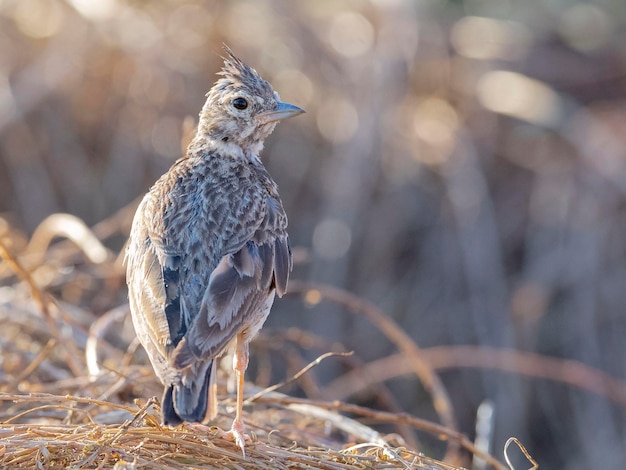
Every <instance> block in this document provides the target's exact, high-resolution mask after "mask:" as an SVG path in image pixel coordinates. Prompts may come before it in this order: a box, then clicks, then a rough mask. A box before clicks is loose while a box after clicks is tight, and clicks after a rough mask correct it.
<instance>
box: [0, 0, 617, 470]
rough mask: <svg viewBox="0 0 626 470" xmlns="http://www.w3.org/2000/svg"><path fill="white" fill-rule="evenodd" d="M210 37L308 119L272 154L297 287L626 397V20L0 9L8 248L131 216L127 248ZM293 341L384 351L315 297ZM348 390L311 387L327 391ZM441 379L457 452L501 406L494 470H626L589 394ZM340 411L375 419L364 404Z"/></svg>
mask: <svg viewBox="0 0 626 470" xmlns="http://www.w3.org/2000/svg"><path fill="white" fill-rule="evenodd" d="M222 43H227V44H228V45H229V46H230V47H231V48H232V49H233V50H234V51H235V53H236V54H238V55H239V56H240V57H241V58H242V59H243V60H244V61H245V62H247V63H249V64H250V65H251V66H253V67H254V68H256V69H257V70H258V71H259V72H260V73H261V75H262V76H263V77H264V78H266V79H267V80H269V81H270V82H271V83H272V84H273V85H274V88H275V89H276V90H278V92H279V93H280V94H281V98H282V99H283V100H285V101H288V102H291V103H294V104H297V105H298V106H301V107H303V108H305V109H306V110H307V114H305V115H303V116H300V117H298V118H297V119H293V120H289V121H286V122H284V123H282V124H280V125H279V126H278V128H277V130H276V131H275V133H274V134H273V135H272V136H271V137H270V138H269V140H268V141H267V143H266V147H265V151H264V153H263V157H264V161H265V162H266V165H267V167H268V168H269V171H270V173H271V174H272V175H273V176H274V178H275V180H276V181H277V182H278V184H279V187H280V190H281V195H282V198H283V201H284V204H285V208H286V210H287V213H288V214H289V218H290V234H291V239H292V244H293V246H294V247H295V248H296V253H297V255H298V264H297V266H296V268H295V272H294V274H293V278H294V279H299V280H304V281H315V282H319V283H326V284H330V285H332V286H336V287H339V288H343V289H346V290H348V291H350V292H352V293H354V294H356V295H357V296H359V297H362V298H364V299H368V300H370V301H372V302H373V303H374V304H376V305H377V306H378V307H380V308H381V309H382V310H383V311H384V312H385V313H386V314H387V315H389V316H390V317H392V318H393V319H394V320H395V321H396V322H397V323H398V324H399V325H401V327H402V328H403V329H404V331H405V332H406V333H407V334H408V335H410V336H411V337H412V338H413V339H414V340H415V341H416V342H417V343H418V344H419V345H420V346H422V347H423V348H428V347H434V346H458V345H467V346H485V347H487V346H488V347H495V348H504V349H507V350H508V349H515V350H519V351H524V352H533V353H538V354H543V355H546V356H550V357H553V358H562V359H568V360H574V361H579V362H580V363H583V364H586V365H588V366H590V367H593V368H595V369H597V370H598V371H601V372H604V373H607V374H609V375H611V376H613V377H615V378H617V379H621V380H624V379H625V378H626V362H625V359H626V340H625V338H626V312H625V310H626V2H623V1H622V0H595V1H582V0H580V1H579V0H530V1H514V0H448V1H444V0H422V1H408V0H406V1H403V0H371V1H366V2H365V1H356V0H355V1H336V0H332V1H331V0H318V1H315V2H312V1H311V2H305V1H293V0H276V1H269V0H261V1H255V2H252V1H230V2H226V1H174V0H168V1H153V0H147V1H141V2H138V1H132V0H98V1H91V0H19V1H18V0H0V217H2V219H0V222H1V224H0V225H2V227H4V228H3V230H5V229H6V227H11V230H13V231H15V232H19V233H21V234H23V237H24V240H27V239H28V238H29V237H30V236H31V235H32V233H33V231H34V230H35V228H36V227H37V226H38V225H39V224H40V223H41V222H42V220H44V219H45V218H46V217H47V216H49V215H50V214H53V213H57V212H67V213H70V214H73V215H75V216H77V217H79V218H80V219H82V220H83V221H85V223H86V224H87V225H89V226H93V225H95V224H97V223H99V222H101V221H103V220H107V219H108V218H110V217H112V216H113V215H114V214H119V212H118V211H120V210H121V209H123V208H127V209H126V210H127V212H128V211H130V212H129V214H130V215H127V216H125V218H124V217H123V219H124V220H125V222H124V223H122V224H121V225H120V226H119V229H116V230H110V231H109V232H106V230H104V231H100V232H97V233H100V234H104V235H103V236H102V239H103V242H104V243H105V245H106V246H107V248H108V249H110V250H111V251H112V252H113V253H118V252H119V251H120V250H121V249H122V247H123V244H124V241H125V238H126V236H127V234H128V228H129V227H128V224H129V222H130V218H129V217H130V216H132V211H133V210H134V207H135V206H134V204H136V200H137V198H138V197H139V196H141V195H143V194H144V193H145V191H146V190H147V189H148V188H149V186H150V185H151V184H152V182H154V181H155V180H156V179H157V178H158V177H159V176H160V175H161V174H162V173H164V172H165V171H166V170H167V169H168V168H169V166H170V165H171V164H172V163H173V162H174V160H175V159H176V158H178V157H179V156H180V155H181V151H182V150H181V142H184V141H185V138H186V137H185V135H186V133H188V132H189V130H190V129H192V127H193V121H190V118H189V116H191V117H192V118H194V119H195V118H196V116H197V114H198V112H199V111H200V109H201V107H202V104H203V103H204V95H205V93H206V92H207V91H208V89H209V88H210V87H211V85H212V83H213V82H214V81H215V79H216V76H215V73H216V72H218V71H219V69H220V66H221V59H220V55H221V54H222V51H221V45H222ZM184 123H186V124H184ZM105 232H106V233H105ZM100 275H101V276H102V277H103V279H105V281H106V282H104V283H96V284H95V286H93V285H91V284H89V282H88V281H85V280H84V279H83V281H85V282H87V284H89V286H91V287H89V286H88V287H85V284H83V285H82V287H81V289H80V290H79V291H77V290H76V289H75V288H64V287H63V285H57V286H53V285H50V286H47V289H48V290H49V291H51V292H53V293H54V294H55V295H56V296H57V297H58V298H59V299H61V300H63V301H66V302H68V303H69V304H74V305H76V306H80V307H82V308H84V309H86V310H87V311H89V312H91V313H92V314H93V315H95V316H98V315H100V314H102V313H103V312H105V311H107V310H108V309H111V308H113V307H116V306H118V305H122V304H124V302H125V301H126V300H125V299H126V291H125V285H124V281H123V277H121V275H120V272H116V273H115V274H111V273H109V274H102V273H100ZM107 276H108V277H110V278H111V279H112V280H111V279H108V278H107ZM107 279H108V280H107ZM10 281H11V279H10V278H7V277H4V278H2V279H0V282H2V284H1V285H0V288H1V286H2V285H5V286H7V285H8V284H9V282H10ZM42 283H43V284H44V285H45V282H43V281H42ZM103 285H104V287H103ZM77 292H79V293H78V294H77ZM85 292H88V294H89V295H85ZM291 327H293V328H301V329H302V330H304V331H306V332H308V333H309V334H311V335H312V337H319V338H324V339H325V340H326V341H327V342H328V344H331V345H332V344H333V343H341V344H342V345H344V347H345V348H346V349H349V350H354V351H355V353H356V355H357V356H358V357H359V358H360V359H361V360H362V361H363V362H366V363H367V362H370V361H374V360H376V359H379V358H383V357H386V356H389V355H391V354H394V353H395V352H396V349H395V347H394V346H393V345H392V344H391V343H390V342H389V341H387V340H386V339H384V337H382V336H381V335H380V333H379V332H378V331H377V330H376V329H375V328H374V327H373V326H372V325H370V324H369V323H368V322H367V321H366V320H365V319H364V318H362V317H358V316H354V315H351V314H349V313H347V312H346V311H345V309H344V308H342V307H341V306H337V305H333V304H331V303H327V302H319V299H318V298H315V296H312V297H310V298H309V297H307V302H306V303H303V302H302V301H301V300H299V299H298V298H294V297H291V298H286V299H283V300H281V301H278V302H276V304H275V307H274V310H273V313H272V315H271V316H270V318H269V320H268V323H267V329H266V330H264V333H263V334H264V335H266V336H265V337H268V335H269V337H271V335H272V334H274V333H275V332H277V331H284V330H285V328H291ZM305 349H306V348H305ZM303 354H304V355H305V357H307V358H308V359H309V360H310V359H313V358H315V357H316V356H317V355H318V354H319V351H309V352H307V351H306V350H305V351H304V352H303ZM396 360H397V361H402V359H401V358H400V357H398V358H396ZM397 367H398V370H401V369H402V368H403V365H402V364H398V365H397ZM252 369H253V370H252V371H251V374H250V377H251V379H252V380H254V378H255V375H254V367H253V368H252ZM404 369H405V373H404V374H398V375H399V376H398V377H395V378H391V379H389V380H388V381H387V382H386V385H387V387H388V389H389V390H390V391H391V392H392V395H393V397H394V399H395V400H396V403H395V405H396V406H397V409H402V410H406V411H409V412H411V413H413V414H415V415H417V416H420V417H423V418H427V419H433V420H436V419H437V415H436V414H435V412H434V411H433V408H432V403H431V400H430V398H429V396H428V395H427V394H426V393H425V392H424V390H423V388H422V387H421V385H420V383H419V381H418V380H417V379H416V378H415V377H414V376H412V375H410V374H409V371H408V370H407V369H406V368H404ZM531 369H532V368H531ZM345 371H346V369H345V366H344V365H342V364H341V362H338V361H332V360H329V361H326V362H325V363H324V364H322V366H320V367H319V368H317V369H316V370H315V371H314V372H312V373H314V374H315V377H316V380H317V381H318V382H319V383H320V384H321V385H322V386H324V385H329V384H330V385H332V383H333V380H334V379H336V378H337V377H339V376H340V375H341V374H342V373H343V372H345ZM537 372H538V375H546V374H541V373H539V369H538V371H537ZM440 374H441V378H442V381H443V384H444V386H445V387H446V389H447V391H448V393H449V395H450V396H451V400H452V404H453V406H454V411H455V416H456V419H457V421H458V424H459V428H460V430H461V431H463V432H464V433H466V434H467V435H468V436H470V437H472V438H473V436H474V421H475V416H476V411H477V408H478V406H479V405H480V404H481V403H482V402H483V401H484V400H486V399H489V400H490V401H491V402H492V403H493V406H494V410H495V415H494V416H495V421H494V425H495V427H494V434H493V436H494V442H493V445H494V450H493V452H494V454H495V455H496V456H498V457H500V458H501V456H502V448H503V445H504V442H505V441H506V439H507V438H508V437H510V436H515V437H517V438H518V439H520V441H521V442H522V443H524V445H525V446H526V447H527V448H528V450H529V452H530V453H531V455H533V456H534V457H535V459H536V460H537V461H538V462H539V463H540V465H541V468H568V469H588V468H603V469H609V468H624V466H625V465H626V429H625V428H626V411H625V410H624V405H623V403H622V404H621V405H619V404H617V403H615V401H612V400H611V399H610V395H609V394H608V393H607V394H604V393H602V386H601V384H600V385H599V387H600V391H599V392H598V393H591V392H589V391H583V390H581V389H580V388H577V387H574V386H571V385H567V384H565V383H563V382H562V381H559V380H548V379H547V378H545V377H544V378H540V377H534V376H533V373H532V370H531V371H530V372H528V371H527V373H526V374H525V375H521V374H515V373H511V372H503V371H498V370H495V369H493V368H490V367H484V368H476V367H473V368H469V367H465V366H462V364H459V366H458V367H455V366H454V364H453V365H452V366H450V367H447V368H446V369H445V370H442V371H441V372H440ZM548 375H550V374H548ZM283 376H284V373H283V374H282V375H281V374H277V375H276V377H274V378H272V380H279V379H280V378H281V377H283ZM583 379H584V377H583ZM596 385H598V384H596ZM329 389H332V387H329ZM327 390H328V389H327ZM334 390H337V387H335V388H334ZM344 392H345V393H344V394H345V395H350V396H349V397H348V396H342V397H341V398H342V399H344V398H350V399H352V400H354V401H355V402H357V403H362V404H367V405H370V406H376V399H375V398H374V396H373V394H372V393H371V392H370V391H369V390H368V389H367V388H365V389H363V390H356V389H355V390H352V391H349V392H348V391H345V390H344ZM293 393H294V394H296V393H298V391H293ZM319 393H320V395H321V396H324V397H325V398H328V399H333V398H335V397H334V396H327V395H324V389H323V387H322V390H321V391H319ZM337 393H339V392H337ZM427 451H428V450H427V449H426V450H425V452H427ZM521 465H523V464H521ZM524 468H526V467H524Z"/></svg>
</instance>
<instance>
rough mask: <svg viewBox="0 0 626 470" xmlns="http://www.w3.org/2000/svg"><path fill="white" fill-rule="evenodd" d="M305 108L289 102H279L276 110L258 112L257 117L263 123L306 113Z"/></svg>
mask: <svg viewBox="0 0 626 470" xmlns="http://www.w3.org/2000/svg"><path fill="white" fill-rule="evenodd" d="M304 112H305V111H304V109H302V108H298V107H297V106H295V105H293V104H289V103H283V102H282V101H279V102H278V107H277V108H276V109H275V110H274V111H267V112H265V113H261V114H257V116H256V118H257V119H258V120H259V121H261V122H262V123H263V124H267V123H269V122H274V121H280V120H281V119H287V118H290V117H293V116H297V115H298V114H302V113H304Z"/></svg>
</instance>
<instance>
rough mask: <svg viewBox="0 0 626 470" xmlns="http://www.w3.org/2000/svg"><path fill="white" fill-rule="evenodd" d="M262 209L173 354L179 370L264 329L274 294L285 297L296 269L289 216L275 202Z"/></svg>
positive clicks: (215, 276) (229, 253)
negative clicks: (236, 338) (246, 331)
mask: <svg viewBox="0 0 626 470" xmlns="http://www.w3.org/2000/svg"><path fill="white" fill-rule="evenodd" d="M259 204H260V205H261V207H260V208H259V209H260V210H259V211H257V212H256V213H257V214H258V218H257V220H256V222H255V223H249V224H244V225H245V226H246V227H247V229H245V230H242V231H239V232H238V235H239V236H238V237H233V238H231V239H230V240H231V243H229V244H228V245H227V249H226V250H225V253H226V254H224V255H223V256H222V257H221V259H220V261H219V263H218V265H217V267H216V268H215V269H214V270H213V272H211V275H210V277H209V282H208V286H207V287H206V290H205V291H204V293H203V297H202V301H201V304H200V310H199V312H198V315H197V316H195V317H194V320H193V323H192V324H191V325H190V327H189V329H188V330H187V332H186V334H185V336H184V338H183V339H182V340H181V341H180V343H179V345H178V346H177V348H176V350H175V352H174V353H173V357H172V359H173V364H174V366H175V367H177V368H183V367H186V366H187V365H189V364H191V363H193V362H194V360H195V359H197V358H199V357H206V356H210V357H215V356H218V355H219V354H221V352H222V351H223V350H224V349H225V347H226V346H227V345H228V343H229V342H230V341H231V340H232V339H233V337H234V336H235V335H236V334H237V333H238V332H239V331H240V330H241V329H242V328H246V327H247V328H250V329H254V328H256V327H260V325H259V322H260V323H261V324H262V322H263V320H264V319H265V316H266V315H267V313H268V312H267V310H268V309H269V305H270V304H271V299H273V296H274V289H275V290H276V292H277V293H278V295H279V296H282V295H283V294H284V293H285V290H286V288H287V280H288V278H289V271H290V270H291V266H292V259H291V249H290V247H289V239H288V237H287V233H286V217H285V215H284V212H283V209H282V205H281V204H280V202H279V201H278V199H276V198H274V197H271V196H269V195H268V196H267V197H266V199H265V200H262V201H259ZM251 212H255V211H251ZM249 213H250V212H249ZM233 241H234V242H233Z"/></svg>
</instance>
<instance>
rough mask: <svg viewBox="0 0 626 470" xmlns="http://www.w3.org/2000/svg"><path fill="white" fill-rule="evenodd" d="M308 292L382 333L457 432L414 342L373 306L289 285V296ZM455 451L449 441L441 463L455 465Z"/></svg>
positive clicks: (323, 288)
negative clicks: (365, 321)
mask: <svg viewBox="0 0 626 470" xmlns="http://www.w3.org/2000/svg"><path fill="white" fill-rule="evenodd" d="M310 291H317V292H319V294H320V295H321V297H322V298H323V299H326V300H329V301H332V302H335V303H338V304H340V305H343V306H345V307H346V308H347V309H348V311H350V312H352V313H356V314H361V315H364V316H365V317H367V318H368V319H369V320H370V321H371V322H372V324H373V325H374V326H376V327H377V328H378V329H379V330H380V331H381V332H383V333H384V334H385V335H386V336H387V338H389V340H390V341H391V342H393V343H394V344H395V345H396V346H397V347H398V349H399V350H400V351H401V352H402V353H403V354H404V355H406V359H407V362H408V363H409V364H410V365H411V367H412V368H413V370H414V371H415V373H416V375H417V376H418V377H419V379H420V381H421V383H422V385H423V387H424V389H425V390H426V391H427V392H428V393H430V395H431V397H432V401H433V407H434V408H435V411H436V412H437V414H438V415H439V419H441V422H442V424H443V425H444V426H445V427H446V428H448V429H452V430H455V431H456V430H457V424H456V419H455V417H454V412H453V408H452V404H451V401H450V398H449V396H448V392H447V391H446V389H445V387H444V386H443V384H442V382H441V380H440V379H439V376H437V374H435V373H434V372H433V370H432V368H431V367H430V365H429V364H428V362H427V361H425V360H424V357H423V356H422V354H421V350H420V348H419V347H418V346H417V344H416V343H415V341H414V340H413V339H411V338H410V337H409V336H408V335H407V334H406V333H404V332H403V331H402V330H401V329H400V328H399V327H398V325H396V323H395V322H394V321H393V320H392V319H391V318H389V317H388V316H386V315H385V314H384V313H383V312H382V311H381V310H380V309H379V308H378V307H376V306H375V305H374V304H373V303H371V302H369V301H367V300H363V299H361V298H359V297H357V296H356V295H354V294H352V293H350V292H347V291H345V290H342V289H338V288H336V287H333V286H329V285H324V284H316V283H309V282H304V281H292V282H290V284H289V294H292V295H301V296H303V295H306V294H307V293H308V292H310ZM457 451H458V445H457V443H456V441H450V445H449V446H448V451H447V453H446V458H445V459H444V460H446V461H451V462H456V461H457V459H456V453H457Z"/></svg>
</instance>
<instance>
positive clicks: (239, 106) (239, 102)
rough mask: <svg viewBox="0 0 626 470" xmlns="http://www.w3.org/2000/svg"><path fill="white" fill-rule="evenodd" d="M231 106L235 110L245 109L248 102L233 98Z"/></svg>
mask: <svg viewBox="0 0 626 470" xmlns="http://www.w3.org/2000/svg"><path fill="white" fill-rule="evenodd" d="M233 106H234V107H235V108H237V109H246V108H247V107H248V102H247V101H246V100H245V98H235V99H234V100H233Z"/></svg>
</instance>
